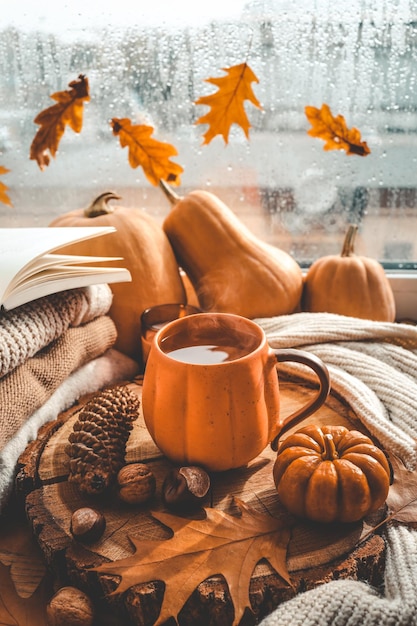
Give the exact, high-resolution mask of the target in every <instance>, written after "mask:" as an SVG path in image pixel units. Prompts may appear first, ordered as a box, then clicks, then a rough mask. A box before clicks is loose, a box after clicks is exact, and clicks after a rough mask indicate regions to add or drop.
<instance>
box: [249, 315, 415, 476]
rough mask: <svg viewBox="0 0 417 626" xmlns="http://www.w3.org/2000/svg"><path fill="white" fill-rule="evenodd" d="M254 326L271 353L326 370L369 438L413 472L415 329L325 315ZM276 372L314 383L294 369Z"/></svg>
mask: <svg viewBox="0 0 417 626" xmlns="http://www.w3.org/2000/svg"><path fill="white" fill-rule="evenodd" d="M256 322H257V323H258V324H259V325H260V326H261V327H262V328H263V329H264V331H265V333H266V336H267V339H268V342H269V344H270V346H271V347H273V348H289V347H296V348H299V349H303V350H306V351H308V352H312V353H314V354H315V355H317V356H318V357H320V358H321V359H322V360H323V361H324V362H325V363H326V365H327V367H328V369H329V372H330V378H331V384H332V388H333V390H334V391H336V392H337V393H338V394H339V395H340V396H341V397H342V398H343V399H344V400H345V401H346V402H347V403H348V404H349V405H350V406H351V408H352V409H353V411H354V412H355V414H356V416H357V417H358V418H359V419H360V420H361V421H362V423H363V424H364V426H366V428H367V429H368V430H369V432H370V433H371V434H372V435H373V436H374V437H375V438H376V439H377V440H378V442H379V443H380V444H381V445H382V446H383V447H384V448H386V449H389V450H391V451H392V452H394V453H395V454H396V455H397V456H399V457H400V458H401V459H402V460H403V462H404V463H405V464H406V465H407V467H408V468H409V469H414V468H415V467H416V466H417V447H416V439H417V326H412V325H409V324H390V323H387V322H372V321H369V320H359V319H356V318H351V317H345V316H341V315H334V314H329V313H299V314H294V315H288V316H281V317H275V318H265V319H258V320H256ZM280 367H281V368H282V369H283V370H285V371H288V372H290V373H297V374H298V375H301V376H302V377H304V378H307V379H313V375H312V374H311V373H310V371H309V370H306V368H305V367H303V366H300V365H298V364H292V363H291V364H287V363H285V364H282V365H280Z"/></svg>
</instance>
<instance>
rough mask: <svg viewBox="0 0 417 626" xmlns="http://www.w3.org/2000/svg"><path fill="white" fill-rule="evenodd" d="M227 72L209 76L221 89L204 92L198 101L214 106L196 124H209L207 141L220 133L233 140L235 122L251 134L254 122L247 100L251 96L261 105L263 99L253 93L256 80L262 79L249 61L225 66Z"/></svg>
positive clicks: (208, 81) (226, 139)
mask: <svg viewBox="0 0 417 626" xmlns="http://www.w3.org/2000/svg"><path fill="white" fill-rule="evenodd" d="M222 69H223V71H224V72H226V73H227V76H221V77H220V78H207V79H206V82H207V83H211V84H212V85H216V87H218V90H217V91H216V92H215V93H213V94H210V95H208V96H202V97H201V98H199V99H198V100H196V102H195V103H194V104H205V105H207V106H209V107H211V109H210V111H209V112H208V113H206V115H203V116H202V117H200V118H199V119H198V120H197V121H196V124H208V125H209V128H208V130H207V132H205V133H204V135H203V137H204V144H208V143H210V141H211V140H212V139H213V138H214V137H215V136H216V135H222V136H223V139H224V141H225V143H228V141H229V132H230V127H231V126H232V124H238V125H239V126H240V127H241V128H242V129H243V131H244V133H245V135H246V137H247V138H248V137H249V128H250V126H251V125H250V123H249V119H248V116H247V115H246V111H245V108H244V102H245V100H249V101H250V102H252V104H254V105H255V106H256V107H258V108H259V109H261V108H262V106H261V104H260V102H259V101H258V99H257V98H256V96H255V94H254V93H253V89H252V84H251V83H253V82H256V83H257V82H259V81H258V79H257V77H256V76H255V74H254V72H253V71H252V70H251V68H250V67H249V65H248V64H247V63H241V64H240V65H233V66H232V67H224V68H222Z"/></svg>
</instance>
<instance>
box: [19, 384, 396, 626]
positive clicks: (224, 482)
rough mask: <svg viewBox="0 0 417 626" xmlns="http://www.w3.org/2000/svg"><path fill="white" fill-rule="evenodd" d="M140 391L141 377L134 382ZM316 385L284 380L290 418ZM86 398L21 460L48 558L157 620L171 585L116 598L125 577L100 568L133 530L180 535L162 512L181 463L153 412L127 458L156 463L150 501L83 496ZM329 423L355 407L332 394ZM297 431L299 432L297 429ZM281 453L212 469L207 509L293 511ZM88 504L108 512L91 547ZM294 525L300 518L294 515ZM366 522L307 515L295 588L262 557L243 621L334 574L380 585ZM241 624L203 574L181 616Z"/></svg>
mask: <svg viewBox="0 0 417 626" xmlns="http://www.w3.org/2000/svg"><path fill="white" fill-rule="evenodd" d="M129 386H130V388H131V389H132V391H134V392H135V393H136V394H137V395H138V396H139V398H140V397H141V384H140V381H136V382H133V383H130V384H129ZM310 392H311V391H310V389H309V388H308V386H307V385H301V386H300V384H298V383H297V384H296V383H294V382H293V381H287V382H282V383H281V395H282V400H281V405H282V413H283V415H285V414H289V413H291V412H292V411H294V410H295V409H296V408H297V407H298V406H299V405H300V404H305V402H306V397H307V395H308V394H309V393H310ZM88 399H89V398H84V399H83V400H82V401H81V402H80V403H78V404H77V405H76V406H74V407H73V408H72V409H71V410H70V411H67V412H66V413H64V414H62V415H61V416H60V417H59V419H58V420H57V422H54V423H51V424H49V425H47V426H45V427H44V428H43V429H42V431H41V432H40V433H39V436H38V439H37V440H36V441H35V442H33V443H32V444H31V445H30V446H28V448H27V450H26V451H25V453H24V455H22V457H21V459H20V464H21V467H20V471H19V474H18V478H17V491H18V492H19V493H20V494H21V495H22V496H23V497H24V498H25V504H26V513H27V516H28V519H29V521H30V523H31V525H32V528H33V531H34V534H35V536H36V537H37V540H38V543H39V545H40V547H41V549H42V552H43V554H44V556H45V558H46V561H47V563H48V565H49V567H50V568H51V570H52V571H53V572H54V574H55V576H56V577H57V579H58V580H59V581H62V584H67V583H71V584H76V585H78V586H80V587H81V588H83V589H84V590H85V591H86V592H87V593H89V595H90V596H91V597H92V598H93V599H94V600H95V601H96V602H105V603H107V604H108V606H109V610H115V611H116V612H117V614H118V615H119V616H120V623H121V624H128V623H130V624H134V625H138V626H150V625H151V624H153V622H154V621H155V620H156V619H157V616H158V614H159V610H160V606H161V602H162V598H163V592H164V584H163V582H162V581H149V583H147V584H145V585H137V586H134V587H131V588H130V589H129V590H128V591H127V592H125V593H123V594H116V595H112V596H110V597H109V596H108V594H109V593H110V592H111V591H113V590H115V589H117V585H118V583H119V579H118V578H117V577H115V576H110V575H102V574H101V575H98V574H97V573H96V572H91V571H90V568H91V567H94V566H97V565H99V564H100V563H102V562H112V561H116V560H118V559H122V558H125V557H127V556H130V555H131V554H132V553H133V548H132V544H131V542H130V539H129V536H134V537H142V538H146V539H152V540H155V541H165V540H166V539H167V538H169V537H170V536H171V532H170V531H169V530H168V529H167V528H165V527H164V526H162V525H161V524H160V523H159V522H158V521H157V520H156V519H155V518H154V517H153V516H152V511H159V510H164V506H163V503H162V499H161V495H160V493H161V486H162V482H163V480H164V477H165V475H166V474H167V472H168V470H169V469H170V468H171V467H172V464H171V463H170V462H169V461H168V459H166V458H165V457H164V456H163V455H162V454H161V453H160V451H159V450H158V448H157V447H156V446H155V444H154V443H153V441H152V440H151V438H150V436H149V433H148V431H147V429H146V427H145V424H144V421H143V416H142V415H141V416H140V419H139V420H138V421H137V422H136V423H135V426H134V429H133V430H132V432H131V435H130V438H129V442H128V445H127V451H126V462H128V463H130V462H142V463H147V464H148V465H149V467H150V469H151V470H152V472H153V473H154V474H155V477H156V482H157V493H156V496H155V497H154V499H153V500H152V502H151V503H150V505H149V506H148V505H146V506H128V505H126V504H124V503H122V502H120V500H119V499H118V498H117V495H116V494H115V493H114V494H111V495H107V496H106V497H102V498H98V499H92V498H88V497H86V496H83V495H81V494H80V493H79V491H78V490H77V488H76V487H75V486H74V485H73V484H71V483H69V482H68V481H67V475H68V457H67V455H66V453H65V446H66V444H67V442H68V436H69V434H70V432H71V431H72V428H73V424H74V422H75V421H76V419H77V416H78V413H79V411H80V409H81V408H82V406H83V405H84V403H85V402H86V401H87V400H88ZM306 421H311V422H315V423H320V424H340V425H344V426H348V427H350V428H352V427H358V425H357V423H354V422H355V416H354V415H353V414H352V411H351V410H350V409H349V407H346V406H345V405H343V403H342V402H341V401H340V400H339V399H338V398H336V397H335V396H333V395H331V396H330V397H329V399H328V401H327V402H326V404H325V405H324V406H323V407H322V408H321V409H320V410H319V411H318V412H317V413H316V414H315V415H314V416H313V417H311V418H309V419H308V420H306ZM290 432H291V431H290ZM274 459H275V453H274V452H273V451H272V450H271V449H270V448H269V447H268V448H266V449H265V450H264V451H263V452H262V454H260V455H259V456H258V457H257V458H256V459H254V460H253V461H252V462H251V463H250V464H248V466H246V467H244V468H241V469H238V470H231V471H229V472H221V473H218V474H214V475H212V477H211V478H212V486H211V489H210V492H209V494H208V496H207V499H206V501H205V502H204V503H203V505H204V506H209V507H214V508H217V509H220V510H223V511H226V512H228V513H230V514H232V515H238V508H237V506H236V504H235V501H234V498H239V499H240V500H243V501H244V502H245V503H246V504H248V505H249V506H250V507H252V508H254V509H256V510H258V511H260V512H262V513H269V514H271V515H273V516H277V517H281V518H282V517H284V518H285V517H286V516H287V517H288V514H287V513H286V511H285V510H284V509H283V507H282V505H281V504H280V502H279V499H278V496H277V494H276V490H275V486H274V483H273V478H272V465H273V462H274ZM81 506H95V507H96V508H99V509H100V510H101V511H102V512H103V514H104V516H105V518H106V530H105V533H104V535H103V537H102V538H101V539H100V540H99V541H97V542H96V543H94V544H93V545H89V546H85V545H83V544H82V543H80V542H77V541H75V540H74V539H73V537H72V536H71V533H70V519H71V515H72V512H73V511H74V510H76V509H77V508H79V507H81ZM292 521H293V522H294V520H292ZM364 533H365V529H364V525H363V524H362V522H360V523H357V524H352V525H331V526H328V525H326V526H325V525H320V524H312V523H308V522H297V523H296V524H295V526H294V528H293V532H292V538H291V541H290V544H289V548H288V561H287V562H288V569H289V572H290V575H291V580H292V583H293V587H292V588H290V587H288V585H287V584H286V583H285V582H284V581H283V580H282V579H281V578H280V576H278V574H277V573H276V572H275V571H274V570H273V569H272V568H271V567H270V565H269V563H268V562H267V561H261V562H260V563H258V564H257V566H256V567H255V569H254V571H253V574H252V579H251V585H250V599H251V604H252V610H253V613H251V612H249V611H248V612H247V614H245V616H244V618H243V620H242V622H241V624H242V626H243V625H244V624H251V623H255V622H256V620H259V619H260V618H261V617H263V616H264V615H266V614H268V613H270V612H271V611H272V610H273V609H274V608H276V607H277V606H278V605H279V604H280V603H281V602H283V601H285V600H287V599H289V598H291V597H293V596H294V595H295V594H296V593H299V592H301V591H305V590H307V589H311V588H313V587H315V586H317V585H319V584H322V583H324V582H326V581H329V580H333V579H339V578H353V579H357V580H367V581H368V582H369V583H371V584H374V585H380V584H381V582H382V577H383V570H384V556H385V543H384V540H383V538H382V537H381V536H380V535H376V534H375V535H371V536H370V538H368V539H367V540H366V541H364V542H363V543H362V542H361V537H362V536H363V535H364ZM232 622H233V605H232V603H231V599H230V595H229V592H228V587H227V584H226V583H225V581H224V579H223V578H222V577H221V576H216V577H211V578H209V579H207V580H205V581H202V582H201V584H200V585H199V586H198V588H197V589H196V590H195V592H194V593H193V594H192V596H191V597H190V599H189V600H188V601H187V603H186V604H185V605H184V607H183V609H182V611H181V615H180V623H181V625H183V626H188V625H195V624H198V625H199V626H200V625H204V624H215V625H216V626H222V625H223V624H224V625H225V626H226V625H227V626H229V625H230V624H232Z"/></svg>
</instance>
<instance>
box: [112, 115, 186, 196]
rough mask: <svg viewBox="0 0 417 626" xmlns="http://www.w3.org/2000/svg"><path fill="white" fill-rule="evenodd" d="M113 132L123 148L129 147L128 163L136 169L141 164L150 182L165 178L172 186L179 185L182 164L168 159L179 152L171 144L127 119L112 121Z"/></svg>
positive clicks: (150, 127) (157, 183)
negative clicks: (154, 136)
mask: <svg viewBox="0 0 417 626" xmlns="http://www.w3.org/2000/svg"><path fill="white" fill-rule="evenodd" d="M111 126H112V129H113V134H114V135H117V136H118V137H119V141H120V145H121V146H122V148H125V147H126V146H127V147H128V149H129V153H128V154H129V157H128V158H129V164H130V166H131V167H133V168H135V167H138V166H141V167H142V168H143V171H144V173H145V176H146V177H147V179H148V180H149V181H150V182H151V183H152V185H155V186H157V185H159V181H160V180H165V181H166V182H167V183H171V184H172V185H179V184H180V175H181V174H182V172H183V168H182V167H181V165H178V164H177V163H173V162H172V161H170V157H172V156H176V155H177V154H178V152H177V150H176V149H175V148H174V146H172V145H171V144H170V143H164V142H161V141H157V140H156V139H154V138H153V137H151V135H152V133H153V132H154V129H153V127H152V126H147V125H145V124H136V125H134V124H132V122H131V121H130V120H129V119H128V118H123V119H119V118H113V119H112V120H111Z"/></svg>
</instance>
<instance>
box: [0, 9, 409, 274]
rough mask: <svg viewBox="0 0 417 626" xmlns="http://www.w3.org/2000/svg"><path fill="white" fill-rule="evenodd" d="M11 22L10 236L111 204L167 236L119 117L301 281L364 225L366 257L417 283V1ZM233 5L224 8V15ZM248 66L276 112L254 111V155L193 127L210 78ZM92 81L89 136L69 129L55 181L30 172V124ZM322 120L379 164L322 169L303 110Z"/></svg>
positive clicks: (3, 137)
mask: <svg viewBox="0 0 417 626" xmlns="http://www.w3.org/2000/svg"><path fill="white" fill-rule="evenodd" d="M88 4H89V3H86V2H76V1H73V2H71V3H62V2H55V3H52V2H41V1H38V2H36V3H32V2H31V0H29V1H28V2H18V3H11V4H9V7H8V10H7V11H6V12H5V13H6V15H4V16H3V18H2V27H1V30H0V166H3V167H6V168H8V169H9V170H10V171H9V173H7V174H4V175H1V177H0V182H1V183H4V184H5V185H7V187H8V194H9V197H10V199H11V201H12V202H13V208H10V207H8V206H6V205H3V204H0V225H1V226H16V225H46V224H48V223H49V222H50V221H51V219H52V218H53V217H54V216H56V215H58V214H59V213H62V212H65V211H68V210H72V209H75V208H78V207H83V206H86V205H88V204H89V203H90V201H91V200H92V199H93V198H94V197H95V196H96V195H98V194H100V193H102V192H103V191H108V190H112V191H115V192H117V193H118V194H119V195H120V196H121V197H122V199H123V200H122V202H123V203H124V204H125V205H126V206H136V207H138V208H141V209H145V210H147V211H149V212H150V213H152V214H153V215H155V216H156V217H157V218H158V219H161V220H162V219H163V217H164V215H166V213H167V212H168V211H169V205H168V202H167V201H166V199H165V198H164V196H163V194H162V192H161V190H160V189H159V188H157V187H153V186H152V185H151V184H150V183H149V182H148V181H147V179H146V178H145V176H144V174H143V171H142V170H141V168H136V169H133V168H131V167H130V165H129V163H128V157H127V150H126V149H122V148H121V147H120V144H119V140H118V138H117V137H115V136H114V135H113V133H112V130H111V126H110V124H109V121H110V119H111V118H113V117H118V118H122V117H128V118H130V119H131V121H132V122H133V123H137V124H138V123H147V124H150V125H152V126H153V127H154V129H155V132H154V136H155V137H156V138H158V139H159V140H160V141H166V142H169V143H172V144H173V145H174V146H175V147H176V148H177V150H178V156H177V157H175V158H174V159H173V160H175V161H176V162H178V163H179V164H180V165H182V167H183V168H184V174H183V176H182V179H181V186H180V188H179V189H178V190H177V192H179V193H180V194H186V193H187V191H189V190H191V189H194V188H203V189H208V190H211V191H213V192H214V193H216V194H217V195H218V196H219V197H220V198H221V199H222V200H224V201H225V202H226V204H228V205H229V206H230V207H231V208H232V209H233V211H235V213H237V214H238V215H239V217H240V218H241V219H242V221H243V222H245V223H246V224H247V225H248V227H249V228H250V229H252V230H253V232H254V233H255V234H256V235H258V236H259V237H261V238H263V239H265V240H266V241H269V242H270V243H274V244H276V245H278V246H280V247H281V248H283V249H285V250H287V251H289V252H291V253H292V254H294V256H295V257H296V258H297V259H298V260H299V261H300V263H302V264H308V263H309V262H311V261H312V260H313V259H314V258H317V257H318V256H321V255H323V254H330V253H335V252H338V251H340V249H341V242H342V239H343V234H344V232H345V231H346V227H347V224H348V223H350V222H356V223H358V224H359V236H358V242H357V251H358V252H359V253H364V254H368V255H371V256H374V257H376V258H378V259H379V260H381V261H383V262H384V263H385V264H386V266H387V267H391V266H393V267H394V266H395V267H398V266H400V267H406V268H416V267H417V217H416V211H417V208H416V206H417V198H416V194H417V192H416V180H417V139H416V132H417V115H416V110H417V88H416V87H417V85H416V82H417V70H416V68H417V58H416V57H417V1H416V0H351V2H349V3H348V4H346V3H335V2H334V1H333V0H303V1H298V2H297V1H295V0H291V1H289V0H288V1H287V0H249V2H245V0H234V2H231V0H228V2H224V1H223V0H222V1H221V2H220V1H219V2H216V1H214V0H211V2H209V3H203V4H206V5H207V6H202V4H201V3H191V4H190V3H189V1H188V0H187V1H186V2H184V3H182V2H180V1H179V0H177V1H176V2H171V1H170V0H154V1H153V2H152V3H148V4H149V8H148V9H147V8H144V7H143V4H144V3H140V5H132V4H131V3H130V2H124V1H122V0H119V2H118V3H117V5H113V7H114V8H113V9H112V10H111V9H109V10H98V11H97V10H96V9H94V10H93V9H92V8H91V7H90V8H89V6H88ZM223 5H227V6H223ZM245 61H247V62H248V64H249V65H250V67H251V68H252V70H253V71H254V72H255V74H256V76H257V78H258V80H259V82H258V83H256V84H253V89H254V92H255V94H256V97H257V98H258V99H259V101H260V102H261V103H262V110H260V109H257V108H256V107H254V106H253V105H252V104H250V103H249V102H248V103H247V104H246V107H245V108H246V111H247V114H248V117H249V120H250V123H251V128H250V131H249V133H250V134H249V139H247V138H246V137H245V135H244V133H243V131H242V129H241V128H240V127H238V126H233V127H232V130H231V133H230V137H229V143H228V144H227V145H225V143H224V141H223V139H222V137H220V136H218V137H215V138H214V139H213V140H212V141H211V142H210V144H208V145H203V137H202V135H203V133H204V131H205V130H206V128H205V127H204V126H202V125H201V124H197V125H196V124H195V121H196V120H197V119H198V118H199V117H200V116H201V115H203V114H204V113H206V112H207V107H203V106H201V105H195V104H194V102H195V101H196V100H197V98H198V97H200V96H202V95H207V94H209V93H212V92H213V91H214V90H215V87H213V85H211V84H209V83H207V82H206V80H205V79H207V78H208V77H219V76H223V75H224V70H223V68H226V67H230V66H232V65H235V64H239V63H242V62H245ZM80 74H84V75H86V76H87V77H88V79H89V82H90V90H91V101H90V102H89V103H88V104H86V106H85V110H84V121H83V128H82V131H81V133H80V134H76V133H74V132H73V131H72V130H70V129H67V130H66V131H65V133H64V136H63V138H62V139H61V142H60V145H59V150H58V153H57V155H56V158H54V159H51V163H50V165H49V166H48V167H47V168H45V169H44V170H43V171H41V170H40V169H39V167H38V165H37V163H36V162H35V161H33V160H30V159H29V148H30V144H31V142H32V139H33V137H34V135H35V133H36V131H37V128H38V126H37V125H36V124H35V123H34V121H33V120H34V117H35V116H36V115H37V114H38V113H39V112H40V111H41V110H43V109H45V108H46V107H48V106H50V105H51V104H53V101H52V100H51V99H50V96H51V94H53V93H54V92H56V91H60V90H64V89H67V88H68V83H69V82H71V81H73V80H75V79H76V78H77V77H78V76H79V75H80ZM324 103H326V104H327V105H328V106H329V107H330V109H331V111H332V113H333V114H334V115H343V117H344V118H345V120H346V123H347V126H348V127H349V128H351V127H355V128H358V129H359V130H360V133H361V137H362V140H363V141H366V143H367V145H368V146H369V148H370V151H371V153H370V154H369V155H367V156H364V157H363V156H358V155H355V154H354V155H347V154H346V152H344V151H342V150H331V151H325V150H324V149H323V146H324V141H322V140H321V139H318V138H314V137H311V136H309V135H308V133H307V131H308V130H309V128H310V124H309V122H308V120H307V118H306V115H305V107H306V106H307V105H309V106H314V107H317V108H320V107H321V106H322V105H323V104H324Z"/></svg>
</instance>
